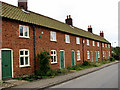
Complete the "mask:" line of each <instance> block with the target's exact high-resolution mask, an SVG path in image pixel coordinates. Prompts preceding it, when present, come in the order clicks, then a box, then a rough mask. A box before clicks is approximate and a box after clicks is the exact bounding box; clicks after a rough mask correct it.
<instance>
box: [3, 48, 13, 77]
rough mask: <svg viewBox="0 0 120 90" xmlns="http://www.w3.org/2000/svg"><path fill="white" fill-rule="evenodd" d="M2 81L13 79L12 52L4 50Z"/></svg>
mask: <svg viewBox="0 0 120 90" xmlns="http://www.w3.org/2000/svg"><path fill="white" fill-rule="evenodd" d="M1 55H2V79H6V78H11V77H12V70H11V68H12V66H11V50H2V51H1Z"/></svg>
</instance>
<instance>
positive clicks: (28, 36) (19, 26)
mask: <svg viewBox="0 0 120 90" xmlns="http://www.w3.org/2000/svg"><path fill="white" fill-rule="evenodd" d="M20 27H23V36H21V35H20ZM25 27H26V28H27V36H25ZM19 37H20V38H29V27H28V26H25V25H19Z"/></svg>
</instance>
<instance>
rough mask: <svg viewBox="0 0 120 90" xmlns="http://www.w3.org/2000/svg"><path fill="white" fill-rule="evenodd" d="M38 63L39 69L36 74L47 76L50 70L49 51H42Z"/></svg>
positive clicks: (38, 56)
mask: <svg viewBox="0 0 120 90" xmlns="http://www.w3.org/2000/svg"><path fill="white" fill-rule="evenodd" d="M36 59H37V62H38V63H39V68H38V69H37V72H36V74H37V75H40V76H45V75H46V73H47V72H48V71H49V70H50V65H49V59H50V54H49V52H48V51H44V52H43V51H41V53H40V54H38V55H37V57H36Z"/></svg>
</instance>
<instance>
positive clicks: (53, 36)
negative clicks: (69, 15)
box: [50, 31, 57, 41]
mask: <svg viewBox="0 0 120 90" xmlns="http://www.w3.org/2000/svg"><path fill="white" fill-rule="evenodd" d="M50 41H57V39H56V32H53V31H51V32H50Z"/></svg>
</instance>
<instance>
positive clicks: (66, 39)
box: [65, 35, 70, 43]
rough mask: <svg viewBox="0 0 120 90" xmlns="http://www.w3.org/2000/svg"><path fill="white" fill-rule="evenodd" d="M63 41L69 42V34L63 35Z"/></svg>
mask: <svg viewBox="0 0 120 90" xmlns="http://www.w3.org/2000/svg"><path fill="white" fill-rule="evenodd" d="M65 42H66V43H70V36H69V35H65Z"/></svg>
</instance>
